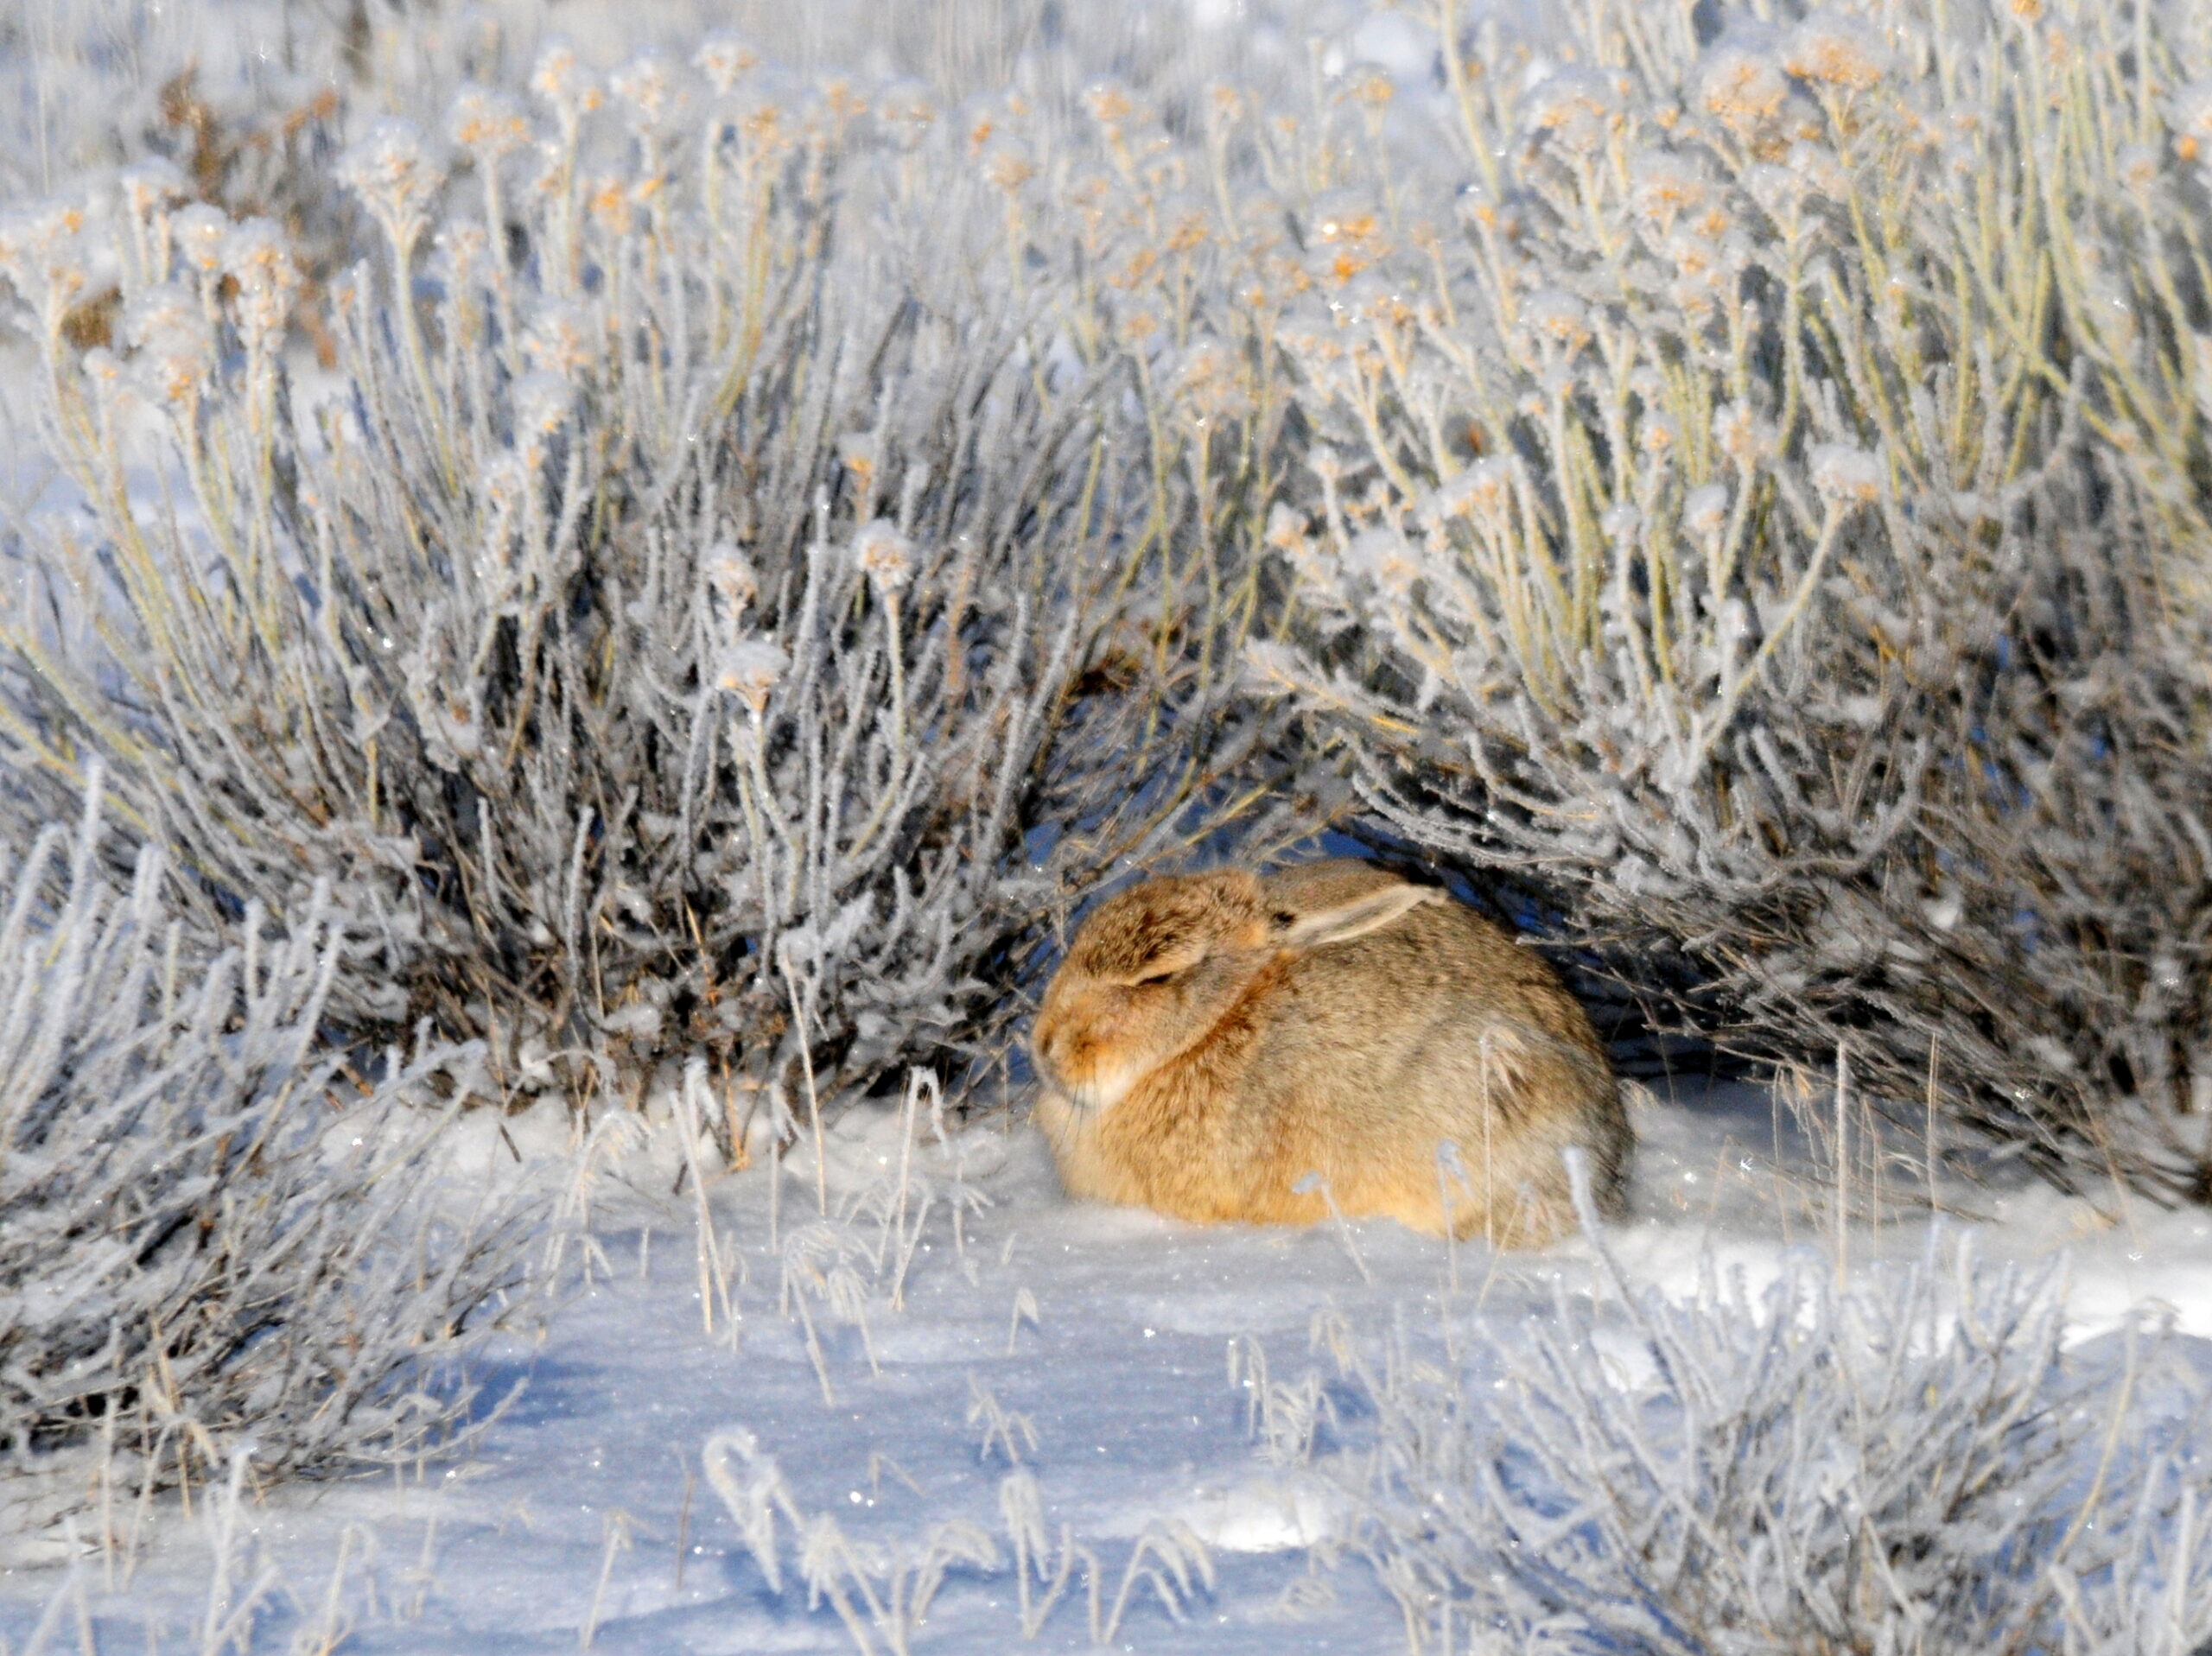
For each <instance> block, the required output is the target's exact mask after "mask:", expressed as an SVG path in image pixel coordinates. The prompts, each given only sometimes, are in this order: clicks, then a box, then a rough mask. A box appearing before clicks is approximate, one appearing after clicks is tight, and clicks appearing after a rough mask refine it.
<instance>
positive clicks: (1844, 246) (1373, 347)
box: [1259, 3, 2212, 1201]
mask: <svg viewBox="0 0 2212 1656" xmlns="http://www.w3.org/2000/svg"><path fill="white" fill-rule="evenodd" d="M1440 16H1442V17H1443V18H1444V19H1445V20H1446V25H1447V26H1446V29H1445V33H1444V35H1443V36H1442V37H1441V38H1442V39H1443V41H1444V50H1443V53H1442V57H1441V60H1440V61H1441V66H1442V69H1443V72H1444V76H1445V79H1446V82H1447V83H1448V89H1449V92H1450V97H1449V98H1446V100H1444V105H1443V108H1442V110H1441V111H1440V112H1441V113H1442V114H1443V115H1444V116H1445V117H1447V118H1446V125H1447V128H1448V130H1450V131H1451V132H1452V133H1455V134H1456V135H1457V139H1458V142H1459V143H1460V144H1461V146H1462V149H1461V155H1462V160H1461V165H1460V174H1461V176H1462V177H1464V179H1465V187H1464V188H1463V189H1461V190H1460V191H1459V194H1458V197H1457V200H1455V201H1447V200H1446V198H1445V197H1444V196H1443V195H1442V194H1440V192H1438V191H1437V190H1436V189H1435V188H1433V186H1432V185H1431V184H1430V183H1429V181H1427V180H1425V179H1415V180H1414V181H1402V180H1399V181H1392V183H1391V186H1390V187H1389V189H1387V190H1386V189H1385V188H1384V187H1383V186H1382V185H1376V184H1370V185H1368V186H1366V187H1365V188H1364V192H1363V194H1362V193H1361V192H1360V191H1358V190H1357V189H1355V190H1354V192H1353V194H1351V197H1350V198H1348V199H1346V198H1335V199H1332V200H1331V201H1329V202H1327V203H1325V204H1321V205H1320V206H1317V207H1316V209H1315V210H1314V212H1313V213H1309V214H1308V215H1306V219H1307V223H1308V225H1309V227H1310V228H1309V234H1310V236H1311V238H1313V239H1314V240H1317V241H1319V242H1321V243H1324V244H1329V245H1331V246H1333V247H1334V248H1336V249H1337V250H1338V253H1339V256H1340V257H1339V263H1338V274H1337V277H1336V279H1335V280H1333V281H1325V282H1323V283H1322V284H1321V286H1320V288H1319V291H1318V292H1317V295H1315V299H1316V301H1325V303H1324V302H1315V303H1313V304H1312V305H1311V306H1310V307H1309V313H1310V314H1307V315H1306V316H1302V317H1297V318H1294V319H1293V320H1292V322H1291V323H1290V324H1288V325H1287V326H1286V327H1285V330H1284V338H1285V341H1286V344H1287V346H1289V348H1290V349H1291V351H1292V352H1293V354H1294V357H1295V358H1296V360H1297V361H1298V363H1299V364H1300V366H1301V368H1302V370H1303V371H1304V375H1305V382H1306V409H1307V411H1308V413H1309V414H1311V415H1313V416H1315V418H1316V419H1317V421H1319V423H1320V427H1321V432H1320V435H1321V438H1322V441H1319V442H1318V443H1317V445H1316V446H1315V447H1314V449H1313V454H1312V457H1311V460H1310V462H1309V463H1310V465H1311V466H1312V468H1313V473H1314V477H1315V479H1316V484H1315V490H1314V493H1315V496H1316V498H1314V499H1313V501H1312V502H1311V503H1310V506H1309V507H1308V509H1306V510H1303V511H1298V510H1293V509H1292V508H1291V507H1289V506H1287V505H1286V506H1284V507H1283V508H1281V511H1280V513H1279V515H1278V517H1277V519H1276V523H1275V530H1274V536H1273V538H1274V541H1275V542H1276V543H1277V544H1278V545H1279V546H1280V547H1281V549H1282V550H1283V553H1284V555H1285V557H1286V559H1287V562H1289V563H1290V564H1291V565H1292V566H1293V567H1294V569H1295V571H1296V574H1297V579H1298V582H1299V589H1300V598H1301V600H1302V601H1303V603H1304V606H1305V608H1306V619H1305V620H1304V622H1303V623H1302V624H1301V626H1300V628H1299V629H1298V630H1297V631H1295V632H1294V634H1293V635H1292V638H1291V646H1292V647H1290V648H1288V649H1270V650H1263V651H1262V652H1261V655H1260V657H1259V666H1260V667H1261V669H1262V673H1263V676H1265V677H1267V678H1269V679H1271V680H1273V681H1274V682H1279V683H1281V682H1287V683H1289V684H1291V685H1293V686H1294V687H1295V688H1297V690H1298V692H1299V694H1300V697H1301V699H1302V701H1303V703H1304V705H1305V706H1306V707H1308V708H1309V709H1311V710H1312V711H1313V712H1314V713H1315V714H1317V716H1318V718H1319V720H1320V722H1321V724H1322V726H1324V728H1325V731H1326V733H1327V734H1328V736H1329V738H1330V739H1332V740H1333V741H1335V742H1336V743H1338V744H1339V745H1340V746H1341V748H1342V749H1343V750H1344V752H1347V753H1348V755H1349V758H1350V759H1351V763H1352V764H1353V765H1354V766H1355V768H1356V770H1357V775H1358V777H1359V779H1360V787H1361V790H1362V794H1363V798H1364V799H1365V801H1366V802H1367V803H1368V804H1369V805H1370V807H1371V808H1372V810H1373V811H1374V813H1375V815H1376V819H1377V820H1378V822H1379V823H1380V824H1381V825H1382V827H1383V829H1384V830H1385V831H1386V832H1389V833H1391V834H1395V835H1398V836H1401V837H1402V838H1403V839H1405V840H1409V841H1413V842H1414V843H1415V844H1416V845H1418V846H1419V847H1422V848H1423V849H1425V850H1426V851H1427V852H1428V853H1431V854H1433V855H1436V856H1439V857H1440V858H1444V859H1446V860H1451V861H1455V862H1458V863H1459V864H1461V865H1463V866H1466V867H1469V868H1471V869H1478V870H1486V871H1491V872H1495V873H1498V874H1502V875H1506V876H1509V877H1510V878H1513V879H1518V880H1521V881H1523V882H1525V883H1527V884H1528V885H1531V886H1533V887H1534V888H1535V889H1536V890H1537V891H1540V892H1541V894H1542V895H1543V896H1544V897H1545V898H1547V899H1548V901H1549V902H1551V903H1552V904H1554V905H1555V906H1556V907H1557V909H1558V910H1560V912H1561V913H1562V915H1563V916H1564V918H1565V922H1566V927H1567V933H1568V934H1569V936H1571V937H1572V938H1573V940H1574V941H1576V942H1581V943H1585V944H1595V945H1597V946H1599V949H1600V950H1601V951H1603V952H1605V953H1606V954H1608V955H1610V958H1611V959H1612V960H1614V961H1617V962H1620V963H1621V966H1622V969H1623V970H1624V971H1626V972H1628V973H1629V974H1630V975H1638V974H1643V975H1645V976H1646V977H1647V980H1648V981H1650V982H1656V981H1659V980H1663V979H1668V978H1672V979H1673V980H1675V981H1680V980H1681V978H1682V977H1683V976H1684V975H1688V976H1689V977H1693V978H1694V979H1696V980H1699V981H1700V983H1701V985H1702V991H1701V993H1700V994H1699V995H1697V996H1696V997H1694V1004H1693V1005H1692V1006H1690V1007H1689V1008H1688V1016H1689V1017H1690V1018H1692V1020H1693V1021H1694V1022H1696V1023H1698V1024H1699V1025H1701V1026H1702V1027H1703V1028H1705V1029H1706V1030H1707V1031H1710V1032H1713V1033H1715V1034H1717V1035H1719V1037H1721V1038H1723V1039H1724V1040H1726V1041H1727V1042H1729V1043H1731V1044H1737V1045H1738V1046H1740V1047H1743V1048H1746V1049H1748V1050H1751V1051H1752V1052H1755V1053H1763V1054H1764V1055H1767V1056H1783V1057H1786V1058H1789V1059H1790V1060H1793V1061H1795V1062H1799V1063H1804V1062H1811V1063H1821V1062H1823V1061H1826V1060H1827V1059H1829V1058H1832V1057H1833V1056H1834V1052H1835V1050H1836V1048H1837V1045H1838V1044H1839V1042H1840V1041H1843V1040H1846V1039H1848V1040H1849V1042H1850V1044H1851V1046H1852V1060H1851V1061H1852V1063H1853V1068H1854V1070H1855V1071H1856V1072H1857V1073H1858V1074H1859V1075H1860V1077H1861V1079H1862V1080H1863V1081H1865V1082H1867V1083H1869V1085H1870V1086H1871V1088H1872V1090H1874V1091H1875V1092H1877V1093H1878V1094H1882V1095H1884V1096H1886V1097H1888V1098H1891V1099H1897V1100H1909V1101H1912V1103H1911V1108H1912V1109H1913V1110H1914V1111H1915V1113H1916V1114H1917V1112H1918V1111H1919V1110H1920V1109H1921V1108H1922V1107H1923V1095H1924V1094H1929V1093H1932V1094H1934V1095H1935V1096H1936V1099H1938V1100H1940V1101H1942V1104H1943V1105H1944V1107H1946V1108H1948V1110H1949V1111H1950V1112H1951V1113H1952V1114H1954V1115H1955V1116H1956V1117H1958V1118H1960V1119H1962V1120H1964V1121H1966V1122H1967V1123H1969V1124H1971V1125H1972V1126H1975V1127H1979V1128H1982V1129H1986V1130H1987V1131H1989V1132H1991V1133H1994V1134H1996V1135H1997V1136H1999V1137H2000V1138H2003V1139H2008V1140H2011V1141H2013V1142H2014V1143H2016V1144H2017V1145H2019V1146H2020V1147H2021V1148H2023V1149H2024V1150H2025V1151H2026V1152H2028V1154H2029V1155H2030V1156H2031V1158H2033V1159H2035V1160H2036V1161H2037V1164H2040V1165H2041V1166H2043V1167H2044V1170H2045V1171H2050V1172H2053V1173H2055V1174H2056V1175H2058V1176H2060V1177H2064V1178H2067V1179H2069V1180H2071V1181H2074V1182H2077V1183H2079V1182H2083V1181H2089V1180H2097V1181H2101V1180H2104V1179H2106V1178H2107V1177H2110V1176H2111V1175H2112V1174H2113V1173H2117V1174H2119V1175H2120V1176H2121V1177H2125V1178H2126V1179H2128V1180H2130V1181H2132V1182H2133V1183H2136V1184H2138V1185H2139V1186H2140V1187H2141V1188H2144V1189H2145V1190H2150V1191H2152V1192H2153V1193H2155V1194H2157V1195H2158V1196H2162V1197H2169V1198H2171V1197H2181V1198H2184V1199H2196V1200H2200V1201H2202V1200H2205V1199H2208V1198H2212V1139H2208V1137H2207V1133H2208V1123H2212V1049H2208V1048H2207V1046H2206V1044H2205V1034H2204V1031H2205V1030H2206V1028H2207V1025H2208V1015H2209V1014H2212V1000H2209V999H2208V994H2212V982H2209V981H2208V960H2209V959H2212V957H2208V952H2207V943H2208V935H2212V748H2208V746H2207V741H2206V738H2207V735H2208V725H2207V720H2208V716H2209V715H2208V711H2207V710H2208V707H2212V701H2208V699H2207V695H2206V689H2207V685H2206V679H2205V669H2204V663H2205V661H2206V659H2207V657H2206V655H2205V644H2206V642H2207V638H2208V631H2209V630H2212V587H2208V583H2207V577H2206V570H2207V568H2208V564H2207V562H2206V559H2207V554H2208V552H2212V490H2209V489H2208V486H2207V483H2206V479H2207V477H2208V475H2212V474H2208V472H2207V470H2206V453H2207V450H2206V447H2205V430H2206V426H2205V420H2206V414H2205V409H2206V408H2207V407H2212V379H2208V378H2207V374H2208V367H2207V365H2208V363H2212V308H2208V306H2212V292H2208V290H2207V288H2206V285H2205V276H2204V273H2205V271H2206V270H2207V269H2208V268H2212V265H2208V263H2207V260H2208V257H2212V212H2208V210H2207V196H2206V191H2207V187H2208V183H2212V174H2207V173H2206V171H2205V170H2204V168H2205V165H2206V162H2207V157H2208V156H2209V155H2212V132H2208V131H2207V130H2206V122H2207V119H2208V117H2207V115H2206V111H2207V110H2208V109H2212V90H2208V89H2212V79H2208V77H2212V55H2208V43H2207V41H2206V39H2205V37H2204V35H2203V33H2202V29H2197V28H2195V27H2194V26H2193V25H2192V24H2191V23H2190V22H2189V18H2188V16H2187V13H2186V9H2183V10H2167V11H2161V10H2158V9H2156V8H2151V7H2141V8H2134V9H2122V10H2113V9H2112V8H2106V7H2096V6H2082V7H2065V8H2045V7H2044V6H2042V5H2039V4H2033V5H1999V4H1990V5H1969V6H1966V7H1955V6H1954V7H1936V8H1932V9H1931V8H1928V7H1923V6H1920V5H1917V4H1909V5H1905V6H1902V7H1899V6H1879V7H1877V6H1871V5H1869V6H1865V7H1859V6H1851V7H1847V8H1845V9H1843V10H1835V11H1826V10H1824V11H1817V12H1806V13H1803V14H1802V15H1800V14H1798V13H1797V12H1796V9H1795V8H1789V9H1786V10H1785V11H1783V12H1782V13H1779V14H1777V16H1776V18H1775V20H1774V21H1773V22H1770V23H1769V22H1758V21H1756V20H1755V19H1753V18H1751V17H1749V16H1743V15H1740V14H1738V13H1736V12H1734V11H1730V10H1713V11H1711V12H1708V9H1707V8H1702V7H1700V8H1692V7H1688V6H1681V7H1664V8H1660V9H1656V10H1654V9H1652V8H1649V7H1645V6H1640V5H1630V4H1625V3H1623V4H1605V5H1601V6H1598V7H1595V8H1592V9H1589V10H1587V11H1578V12H1576V13H1575V14H1574V20H1573V25H1572V29H1571V31H1570V32H1571V34H1572V35H1573V39H1574V42H1575V47H1576V50H1575V53H1574V55H1573V60H1572V61H1571V62H1564V61H1561V60H1560V58H1559V57H1554V56H1548V55H1544V54H1541V53H1540V52H1538V51H1537V50H1536V49H1535V48H1530V47H1527V46H1519V45H1512V44H1510V43H1509V42H1506V41H1503V39H1502V38H1501V37H1500V36H1499V35H1497V34H1496V33H1495V32H1494V31H1490V30H1486V31H1485V32H1484V34H1483V35H1482V36H1481V40H1480V43H1479V44H1476V43H1475V42H1474V41H1473V40H1472V37H1471V36H1469V35H1464V34H1462V33H1460V32H1459V31H1458V30H1457V29H1456V28H1454V27H1451V26H1449V19H1450V17H1451V16H1452V9H1451V8H1449V7H1446V8H1444V9H1443V10H1442V12H1441V13H1440ZM1562 55H1563V54H1562ZM1363 201H1364V203H1365V205H1362V203H1363ZM1670 962H1672V963H1673V964H1672V965H1671V966H1670V965H1669V963H1670ZM1653 968H1657V969H1653Z"/></svg>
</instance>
